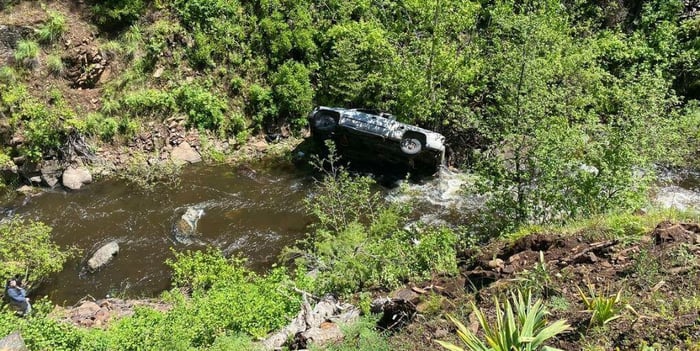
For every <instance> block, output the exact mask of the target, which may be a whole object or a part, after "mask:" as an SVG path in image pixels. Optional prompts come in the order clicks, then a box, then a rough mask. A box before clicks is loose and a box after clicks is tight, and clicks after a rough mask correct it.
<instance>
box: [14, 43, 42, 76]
mask: <svg viewBox="0 0 700 351" xmlns="http://www.w3.org/2000/svg"><path fill="white" fill-rule="evenodd" d="M38 55H39V44H37V43H36V42H34V41H31V40H20V41H19V42H18V43H17V50H15V64H17V65H18V66H20V67H24V68H29V69H32V68H34V67H36V66H37V65H38V64H39V61H38V60H37V56H38Z"/></svg>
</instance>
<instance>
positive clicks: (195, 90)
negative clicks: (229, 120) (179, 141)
mask: <svg viewBox="0 0 700 351" xmlns="http://www.w3.org/2000/svg"><path fill="white" fill-rule="evenodd" d="M175 94H176V96H177V98H176V100H177V105H178V107H179V108H180V110H182V111H183V112H184V113H185V114H187V117H188V118H187V123H188V124H189V125H190V126H193V127H196V128H199V129H210V130H217V129H218V128H219V127H220V126H221V125H222V124H223V123H224V120H225V116H224V112H226V110H227V109H228V104H227V102H226V101H225V100H223V99H221V98H219V97H217V96H216V95H214V94H212V93H211V92H209V91H208V90H206V89H205V88H203V87H201V86H198V85H184V86H182V87H181V88H179V89H178V90H177V91H176V93H175ZM237 127H240V126H237Z"/></svg>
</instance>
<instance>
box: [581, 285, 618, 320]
mask: <svg viewBox="0 0 700 351" xmlns="http://www.w3.org/2000/svg"><path fill="white" fill-rule="evenodd" d="M577 288H578V294H579V296H580V297H581V301H583V305H584V306H585V307H586V311H587V312H590V313H591V321H590V325H591V326H604V325H606V324H608V323H610V322H612V321H614V320H616V319H618V318H620V317H622V314H620V312H622V310H623V309H624V307H625V306H624V305H623V304H622V302H621V300H620V297H621V295H622V290H620V291H618V292H617V294H615V295H612V296H604V295H600V294H598V293H596V290H595V287H593V286H592V285H589V286H588V294H586V293H584V292H583V290H581V288H580V287H577Z"/></svg>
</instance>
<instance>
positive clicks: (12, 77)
mask: <svg viewBox="0 0 700 351" xmlns="http://www.w3.org/2000/svg"><path fill="white" fill-rule="evenodd" d="M16 80H17V72H16V71H15V70H14V69H13V68H12V67H10V66H2V67H0V83H4V84H13V83H15V81H16Z"/></svg>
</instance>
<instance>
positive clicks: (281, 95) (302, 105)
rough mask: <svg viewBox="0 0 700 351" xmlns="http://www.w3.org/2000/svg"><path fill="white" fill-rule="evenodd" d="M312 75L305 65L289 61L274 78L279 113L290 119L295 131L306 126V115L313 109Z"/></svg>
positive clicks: (275, 97)
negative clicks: (310, 76) (310, 78)
mask: <svg viewBox="0 0 700 351" xmlns="http://www.w3.org/2000/svg"><path fill="white" fill-rule="evenodd" d="M310 74H311V72H309V69H308V68H306V66H304V64H302V63H299V62H294V61H287V62H285V63H284V64H283V65H282V66H281V67H280V68H279V70H278V71H277V72H275V74H274V75H273V76H272V84H273V87H274V88H273V89H274V99H275V101H277V102H278V104H279V112H280V114H281V115H282V116H284V117H286V118H289V122H290V124H292V126H294V127H295V129H301V128H302V127H304V126H306V123H307V122H306V115H307V114H308V112H309V111H311V108H312V107H313V106H312V99H313V89H312V88H311V82H310V81H309V75H310Z"/></svg>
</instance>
